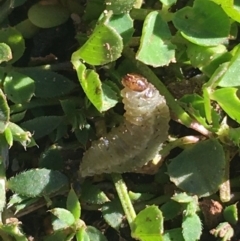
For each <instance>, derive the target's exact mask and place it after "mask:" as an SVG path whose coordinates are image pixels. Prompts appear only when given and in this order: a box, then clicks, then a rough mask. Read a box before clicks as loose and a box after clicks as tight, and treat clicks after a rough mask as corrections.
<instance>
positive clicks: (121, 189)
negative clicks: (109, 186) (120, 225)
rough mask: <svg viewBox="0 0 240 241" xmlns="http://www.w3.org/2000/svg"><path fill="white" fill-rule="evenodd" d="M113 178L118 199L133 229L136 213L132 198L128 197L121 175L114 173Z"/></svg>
mask: <svg viewBox="0 0 240 241" xmlns="http://www.w3.org/2000/svg"><path fill="white" fill-rule="evenodd" d="M111 176H112V179H113V183H114V185H115V188H116V190H117V193H118V197H119V199H120V202H121V204H122V207H123V210H124V212H125V215H126V217H127V220H128V223H129V225H130V227H131V225H132V222H133V220H134V219H135V217H136V213H135V210H134V208H133V205H132V202H131V200H130V197H129V195H128V191H127V186H126V184H125V182H124V180H123V178H122V176H121V174H118V173H112V175H111Z"/></svg>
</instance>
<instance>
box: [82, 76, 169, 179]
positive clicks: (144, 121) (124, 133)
mask: <svg viewBox="0 0 240 241" xmlns="http://www.w3.org/2000/svg"><path fill="white" fill-rule="evenodd" d="M122 83H123V85H124V89H123V90H122V91H121V95H122V97H123V103H124V108H125V110H126V112H125V114H124V116H125V120H124V122H123V123H122V124H121V125H120V126H119V127H116V128H113V129H112V130H111V131H110V132H109V133H108V134H107V135H106V136H103V137H102V138H100V139H99V140H98V141H94V142H93V143H92V146H91V147H90V148H89V149H88V150H87V151H86V152H85V154H84V156H83V159H82V163H81V165H80V174H81V176H82V177H85V176H93V175H96V174H101V173H112V172H117V173H124V172H132V171H134V170H136V169H138V168H139V167H142V166H143V165H144V164H146V163H147V162H148V161H150V160H152V159H153V158H154V157H155V155H156V154H157V153H158V152H159V151H160V149H161V147H162V143H163V142H164V141H165V140H166V139H167V136H168V129H169V125H168V122H169V119H170V117H169V109H168V106H167V105H166V101H165V98H164V97H163V96H161V95H160V93H159V92H158V90H157V89H156V88H155V87H154V86H153V85H152V84H151V83H149V82H148V81H147V80H146V79H145V78H144V77H142V76H140V75H137V74H127V75H126V76H125V77H124V78H123V79H122Z"/></svg>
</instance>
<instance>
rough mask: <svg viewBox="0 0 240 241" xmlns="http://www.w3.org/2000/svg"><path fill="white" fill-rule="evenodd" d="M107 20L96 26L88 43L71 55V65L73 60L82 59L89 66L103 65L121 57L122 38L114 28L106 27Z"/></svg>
mask: <svg viewBox="0 0 240 241" xmlns="http://www.w3.org/2000/svg"><path fill="white" fill-rule="evenodd" d="M107 20H108V19H107ZM107 20H105V23H101V24H99V25H97V26H96V28H95V29H94V31H93V33H92V34H91V36H90V38H89V39H88V41H87V42H86V43H85V44H84V45H83V46H82V47H81V48H80V49H79V50H77V51H75V52H74V53H73V55H72V62H73V64H74V60H75V61H76V60H78V59H83V60H84V61H85V62H86V63H88V64H91V65H103V64H107V63H110V62H113V61H115V60H116V59H118V58H119V57H120V56H121V53H122V50H123V40H122V37H121V36H120V35H119V33H118V32H117V31H116V30H115V29H114V28H112V27H110V26H109V25H107V23H108V21H107ZM74 65H75V64H74Z"/></svg>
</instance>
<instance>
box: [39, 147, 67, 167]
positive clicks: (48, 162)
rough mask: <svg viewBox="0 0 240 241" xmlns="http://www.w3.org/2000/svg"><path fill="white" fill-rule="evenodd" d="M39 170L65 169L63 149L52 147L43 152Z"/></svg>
mask: <svg viewBox="0 0 240 241" xmlns="http://www.w3.org/2000/svg"><path fill="white" fill-rule="evenodd" d="M39 168H47V169H51V170H61V169H62V168H64V160H63V157H62V154H61V147H59V146H57V145H52V146H50V147H49V148H48V149H47V150H45V151H44V152H42V154H41V157H40V160H39Z"/></svg>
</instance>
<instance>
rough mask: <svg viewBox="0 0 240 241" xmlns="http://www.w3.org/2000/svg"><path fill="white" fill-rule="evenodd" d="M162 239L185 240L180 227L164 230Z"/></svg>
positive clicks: (167, 240) (171, 240)
mask: <svg viewBox="0 0 240 241" xmlns="http://www.w3.org/2000/svg"><path fill="white" fill-rule="evenodd" d="M163 240H164V241H175V240H176V241H185V240H184V238H183V236H182V229H181V228H174V229H170V230H166V231H165V232H164V235H163Z"/></svg>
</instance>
